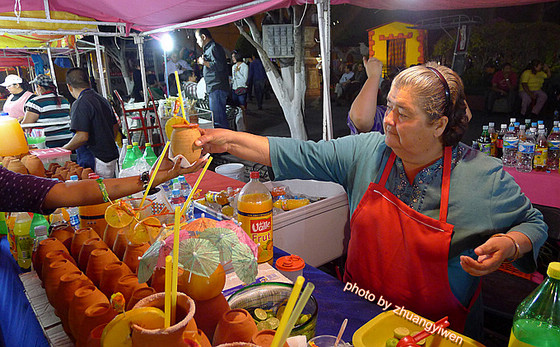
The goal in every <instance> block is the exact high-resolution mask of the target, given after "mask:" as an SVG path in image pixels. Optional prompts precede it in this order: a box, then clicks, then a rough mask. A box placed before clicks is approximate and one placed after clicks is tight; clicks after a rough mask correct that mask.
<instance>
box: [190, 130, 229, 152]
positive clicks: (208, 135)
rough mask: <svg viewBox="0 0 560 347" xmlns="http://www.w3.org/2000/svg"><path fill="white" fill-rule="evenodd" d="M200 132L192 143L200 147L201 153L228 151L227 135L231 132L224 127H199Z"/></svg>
mask: <svg viewBox="0 0 560 347" xmlns="http://www.w3.org/2000/svg"><path fill="white" fill-rule="evenodd" d="M200 133H201V134H202V136H201V137H199V138H198V139H197V140H196V141H195V142H194V144H195V145H196V146H200V147H202V153H203V154H206V153H223V152H227V151H228V142H227V135H228V133H231V131H230V130H226V129H200Z"/></svg>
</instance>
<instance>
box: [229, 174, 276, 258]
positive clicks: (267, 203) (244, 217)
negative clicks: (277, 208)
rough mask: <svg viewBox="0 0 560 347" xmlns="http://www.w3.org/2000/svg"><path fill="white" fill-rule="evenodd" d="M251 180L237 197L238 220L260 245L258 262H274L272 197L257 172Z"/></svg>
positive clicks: (251, 175)
mask: <svg viewBox="0 0 560 347" xmlns="http://www.w3.org/2000/svg"><path fill="white" fill-rule="evenodd" d="M250 178H251V180H250V181H249V183H247V184H246V185H245V186H244V187H243V188H242V189H241V191H240V192H239V195H238V197H237V220H238V221H239V222H240V223H241V227H242V228H243V230H245V232H246V233H247V234H248V235H249V237H251V239H252V240H253V241H254V242H255V243H256V244H257V245H258V252H259V254H258V259H257V261H258V262H259V263H264V262H272V256H273V247H272V195H270V192H269V191H268V188H267V187H266V186H265V185H264V184H262V183H261V182H260V181H259V173H258V172H257V171H252V172H251V174H250Z"/></svg>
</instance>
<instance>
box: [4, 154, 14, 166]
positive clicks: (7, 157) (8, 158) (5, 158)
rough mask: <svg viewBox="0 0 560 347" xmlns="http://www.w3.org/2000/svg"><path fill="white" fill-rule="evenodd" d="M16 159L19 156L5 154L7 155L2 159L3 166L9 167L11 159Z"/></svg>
mask: <svg viewBox="0 0 560 347" xmlns="http://www.w3.org/2000/svg"><path fill="white" fill-rule="evenodd" d="M14 159H17V158H16V157H14V156H13V155H8V156H5V157H4V158H3V159H2V166H3V167H5V168H8V165H10V161H12V160H14Z"/></svg>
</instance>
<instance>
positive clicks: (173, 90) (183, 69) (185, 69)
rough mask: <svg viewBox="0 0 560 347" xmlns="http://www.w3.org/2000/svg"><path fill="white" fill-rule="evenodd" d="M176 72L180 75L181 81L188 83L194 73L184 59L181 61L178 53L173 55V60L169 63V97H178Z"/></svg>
mask: <svg viewBox="0 0 560 347" xmlns="http://www.w3.org/2000/svg"><path fill="white" fill-rule="evenodd" d="M175 71H177V73H178V74H179V80H181V81H186V80H188V78H189V75H190V74H191V72H192V71H193V69H192V67H191V66H190V65H189V64H188V63H187V62H186V61H184V60H183V59H179V55H178V54H177V52H173V53H171V60H169V61H168V62H167V73H168V74H169V75H168V76H167V77H168V78H169V89H170V90H169V95H177V94H178V91H177V83H176V81H175Z"/></svg>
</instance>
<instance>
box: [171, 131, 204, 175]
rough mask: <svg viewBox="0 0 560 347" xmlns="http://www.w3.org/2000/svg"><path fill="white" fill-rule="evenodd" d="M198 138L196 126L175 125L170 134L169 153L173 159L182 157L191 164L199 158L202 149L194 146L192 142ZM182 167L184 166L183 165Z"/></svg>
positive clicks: (198, 132) (198, 133)
mask: <svg viewBox="0 0 560 347" xmlns="http://www.w3.org/2000/svg"><path fill="white" fill-rule="evenodd" d="M199 137H200V130H198V124H175V125H173V132H172V133H171V153H172V155H173V156H174V157H175V156H177V155H179V154H180V155H182V156H183V157H185V159H186V160H187V161H188V162H189V164H192V163H194V162H196V160H197V159H198V158H200V154H201V152H202V147H199V146H196V145H195V144H194V141H195V140H196V139H198V138H199ZM183 166H184V165H183Z"/></svg>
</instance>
